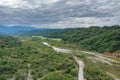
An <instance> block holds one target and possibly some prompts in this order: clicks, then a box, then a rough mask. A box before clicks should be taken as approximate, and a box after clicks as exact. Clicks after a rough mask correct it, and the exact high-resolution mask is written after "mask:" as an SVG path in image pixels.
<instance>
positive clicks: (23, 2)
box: [0, 0, 120, 28]
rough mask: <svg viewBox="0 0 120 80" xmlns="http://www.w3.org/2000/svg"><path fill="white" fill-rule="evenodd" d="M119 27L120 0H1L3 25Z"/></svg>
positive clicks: (0, 7) (0, 20) (0, 15)
mask: <svg viewBox="0 0 120 80" xmlns="http://www.w3.org/2000/svg"><path fill="white" fill-rule="evenodd" d="M118 24H120V0H0V25H7V26H16V25H19V26H35V27H44V28H68V27H88V26H92V25H94V26H96V25H97V26H103V25H118Z"/></svg>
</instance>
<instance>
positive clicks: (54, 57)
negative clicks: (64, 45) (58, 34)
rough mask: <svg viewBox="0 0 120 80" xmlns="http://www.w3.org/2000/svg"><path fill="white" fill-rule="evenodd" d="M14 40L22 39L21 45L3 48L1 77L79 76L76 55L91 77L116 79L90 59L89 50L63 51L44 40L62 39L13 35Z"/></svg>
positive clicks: (45, 79)
mask: <svg viewBox="0 0 120 80" xmlns="http://www.w3.org/2000/svg"><path fill="white" fill-rule="evenodd" d="M4 37H5V36H4ZM4 39H7V37H5V38H4ZM0 40H2V38H0ZM12 40H15V41H14V42H13V43H12V44H16V42H20V43H21V45H19V46H14V45H11V46H13V47H4V48H0V80H10V79H15V80H26V78H27V77H28V74H29V72H30V73H31V74H30V76H31V78H32V79H33V80H77V75H78V65H77V64H76V63H75V61H74V59H73V56H74V55H75V56H77V57H78V58H80V59H81V60H83V61H84V63H85V73H84V74H85V78H86V79H87V80H98V79H99V80H113V79H112V78H111V77H110V76H108V75H107V74H106V73H105V71H103V70H102V69H101V68H100V67H98V66H97V64H96V65H95V64H94V63H93V62H92V61H90V60H88V59H87V57H86V56H87V54H84V53H80V52H73V53H71V54H61V53H57V52H55V51H54V50H53V49H52V48H51V47H47V46H45V45H43V44H42V42H43V41H48V42H51V43H54V42H56V43H57V42H59V43H61V41H53V40H50V39H46V40H45V39H41V38H35V37H33V38H32V39H30V38H29V39H28V38H19V39H17V38H13V37H11V38H10V40H9V41H12ZM4 41H5V40H4ZM5 42H6V41H5ZM17 44H19V43H17ZM5 45H6V46H7V45H9V44H5ZM69 45H70V44H69ZM93 65H94V66H93Z"/></svg>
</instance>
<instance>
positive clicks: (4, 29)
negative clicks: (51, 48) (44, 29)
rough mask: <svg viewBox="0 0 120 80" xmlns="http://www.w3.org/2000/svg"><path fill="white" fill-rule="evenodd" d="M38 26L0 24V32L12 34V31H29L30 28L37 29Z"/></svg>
mask: <svg viewBox="0 0 120 80" xmlns="http://www.w3.org/2000/svg"><path fill="white" fill-rule="evenodd" d="M37 29H38V28H35V27H27V26H13V27H8V26H3V25H0V33H1V34H4V33H5V34H12V33H16V32H17V33H18V32H20V31H22V32H23V31H31V30H37Z"/></svg>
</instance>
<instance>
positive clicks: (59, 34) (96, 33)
mask: <svg viewBox="0 0 120 80" xmlns="http://www.w3.org/2000/svg"><path fill="white" fill-rule="evenodd" d="M23 35H26V36H44V37H48V38H60V39H62V40H63V41H64V43H74V44H76V46H77V48H78V47H79V49H86V50H92V51H97V52H120V41H119V40H120V26H119V25H116V26H106V27H97V26H93V27H90V28H74V29H72V28H70V29H47V30H42V31H39V30H37V31H30V32H26V33H24V34H23Z"/></svg>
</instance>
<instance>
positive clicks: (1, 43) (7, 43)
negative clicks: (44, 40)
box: [0, 35, 21, 48]
mask: <svg viewBox="0 0 120 80" xmlns="http://www.w3.org/2000/svg"><path fill="white" fill-rule="evenodd" d="M20 45H21V42H20V41H19V40H18V39H17V38H14V37H12V36H6V35H0V48H9V47H17V46H20Z"/></svg>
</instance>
